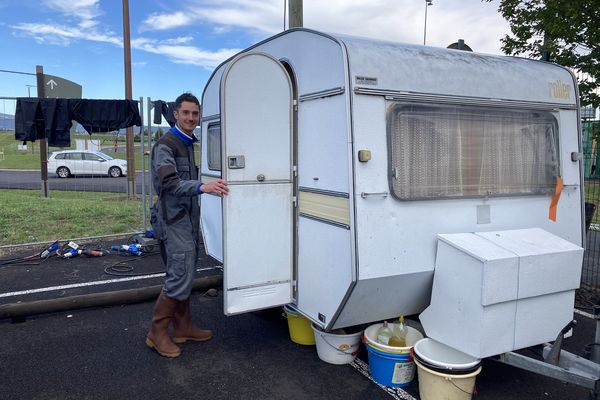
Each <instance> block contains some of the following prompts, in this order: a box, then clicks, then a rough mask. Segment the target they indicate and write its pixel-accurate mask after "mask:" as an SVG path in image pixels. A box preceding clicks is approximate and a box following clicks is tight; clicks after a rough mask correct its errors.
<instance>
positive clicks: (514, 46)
mask: <svg viewBox="0 0 600 400" xmlns="http://www.w3.org/2000/svg"><path fill="white" fill-rule="evenodd" d="M486 1H488V2H492V1H494V0H486ZM498 11H499V12H500V14H502V16H503V17H504V18H505V19H506V20H507V21H508V23H509V24H510V29H511V31H512V35H506V36H504V37H503V38H502V39H501V42H502V51H504V53H505V54H508V55H524V56H527V57H530V58H543V56H544V55H549V59H550V61H553V62H556V63H557V64H560V65H563V66H565V67H568V68H571V69H572V70H573V71H574V72H575V73H576V74H577V76H578V84H579V93H580V96H581V104H582V105H583V106H585V105H592V106H593V107H598V106H600V95H599V89H600V18H599V15H600V2H599V1H598V0H577V1H574V0H500V6H499V7H498Z"/></svg>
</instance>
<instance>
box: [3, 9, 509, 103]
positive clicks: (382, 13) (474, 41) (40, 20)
mask: <svg viewBox="0 0 600 400" xmlns="http://www.w3.org/2000/svg"><path fill="white" fill-rule="evenodd" d="M286 4H287V2H286V0H178V1H174V0H129V21H130V22H129V25H130V38H131V64H132V87H133V98H134V99H139V98H140V97H143V98H144V100H145V99H146V98H147V97H150V98H151V99H152V100H158V99H160V100H165V101H173V100H174V99H175V98H176V97H177V96H178V95H179V94H180V93H182V92H183V91H190V92H192V93H193V94H195V95H197V96H198V97H199V98H200V96H201V95H202V89H203V88H204V85H205V84H206V82H207V80H208V78H209V77H210V74H211V72H212V71H213V70H214V69H215V67H217V66H218V65H219V64H220V63H222V62H223V61H225V60H226V59H227V58H229V57H231V56H232V55H234V54H236V53H237V52H239V51H240V50H243V49H245V48H247V47H249V46H251V45H253V44H255V43H257V42H259V41H261V40H264V39H266V38H268V37H270V36H272V35H275V34H277V33H279V32H281V31H283V30H284V29H285V28H287V22H286V19H285V17H284V11H285V5H286ZM426 4H427V1H426V0H304V2H303V11H304V13H303V15H304V17H303V18H304V27H306V28H311V29H315V30H319V31H324V32H332V33H341V34H350V35H354V36H362V37H367V38H374V39H384V40H391V41H395V42H403V43H411V44H423V39H424V27H425V21H426V22H427V30H426V44H427V45H428V46H435V47H446V46H448V45H449V44H450V43H453V42H456V41H457V40H458V39H464V40H465V43H466V44H468V45H469V46H470V47H471V48H472V49H473V50H474V51H476V52H481V53H488V54H502V52H501V50H500V39H501V38H502V37H503V36H504V35H505V34H508V33H509V32H510V30H509V27H508V23H507V22H506V21H505V20H504V19H503V18H502V16H501V15H500V14H499V13H498V11H497V8H498V4H499V1H493V2H486V1H481V0H432V5H430V6H427V5H426ZM425 9H427V18H426V19H425ZM122 11H123V7H122V1H120V0H21V1H17V0H0V70H2V71H15V72H24V73H28V74H34V73H35V70H36V65H42V66H43V69H44V73H46V74H49V75H54V76H59V77H61V78H64V79H67V80H70V81H73V82H76V83H78V84H80V85H82V87H83V96H82V97H83V98H90V99H92V98H94V99H124V98H125V78H124V51H123V12H122ZM284 24H285V26H284ZM35 85H36V79H35V76H32V75H24V74H14V73H7V72H0V113H6V114H12V113H13V111H12V110H14V101H12V100H2V99H1V98H2V97H27V96H36V93H37V92H36V87H35Z"/></svg>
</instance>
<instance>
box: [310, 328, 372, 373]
mask: <svg viewBox="0 0 600 400" xmlns="http://www.w3.org/2000/svg"><path fill="white" fill-rule="evenodd" d="M311 326H312V329H313V331H314V333H315V342H316V345H317V354H318V355H319V358H320V359H321V360H323V361H325V362H328V363H330V364H349V363H351V362H352V361H354V359H355V358H356V354H358V348H359V346H360V337H361V336H362V331H360V332H357V333H351V334H345V335H343V334H336V333H333V332H331V333H328V332H324V331H323V330H322V329H321V328H319V327H318V326H315V324H311Z"/></svg>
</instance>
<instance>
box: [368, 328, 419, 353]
mask: <svg viewBox="0 0 600 400" xmlns="http://www.w3.org/2000/svg"><path fill="white" fill-rule="evenodd" d="M382 325H383V324H381V323H379V324H373V325H371V326H369V327H368V328H367V329H365V342H366V343H368V344H369V345H370V346H371V347H374V348H376V349H377V350H381V351H383V352H385V353H390V354H404V353H410V351H411V349H412V348H413V346H414V345H415V343H417V342H418V341H419V340H421V339H423V334H422V333H421V332H419V331H418V330H417V329H415V328H413V327H412V326H408V325H406V329H407V332H406V347H397V346H389V345H387V344H382V343H379V342H378V341H377V331H378V330H379V328H380V327H381V326H382ZM388 326H389V327H390V329H392V330H394V324H393V323H392V324H388Z"/></svg>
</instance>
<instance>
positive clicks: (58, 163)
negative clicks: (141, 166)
mask: <svg viewBox="0 0 600 400" xmlns="http://www.w3.org/2000/svg"><path fill="white" fill-rule="evenodd" d="M48 171H49V172H55V173H56V175H58V176H59V177H60V178H68V177H69V176H71V175H108V176H111V177H113V178H118V177H120V176H123V175H127V161H126V160H122V159H120V158H112V157H111V156H108V155H106V154H104V153H102V152H100V151H90V150H62V151H55V152H53V153H52V154H51V155H50V157H48Z"/></svg>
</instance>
